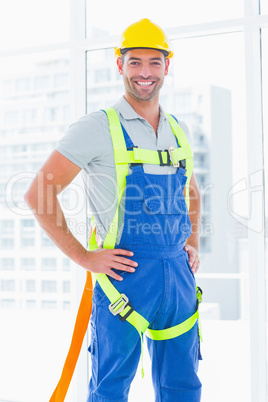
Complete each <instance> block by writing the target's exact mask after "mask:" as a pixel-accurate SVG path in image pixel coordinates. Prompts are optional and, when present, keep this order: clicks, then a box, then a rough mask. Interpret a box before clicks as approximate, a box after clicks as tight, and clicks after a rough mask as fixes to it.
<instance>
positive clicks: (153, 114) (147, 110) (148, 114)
mask: <svg viewBox="0 0 268 402" xmlns="http://www.w3.org/2000/svg"><path fill="white" fill-rule="evenodd" d="M125 99H126V100H127V101H128V103H129V104H130V105H131V106H132V108H133V109H134V110H135V112H136V113H137V114H138V115H139V116H141V117H143V118H144V119H145V120H147V121H148V123H150V124H151V126H152V127H153V129H154V131H155V133H156V135H157V128H158V124H159V118H160V109H159V98H158V96H155V97H154V98H153V99H151V100H149V101H142V100H141V101H140V100H137V99H134V98H132V97H131V96H130V95H129V94H128V93H125Z"/></svg>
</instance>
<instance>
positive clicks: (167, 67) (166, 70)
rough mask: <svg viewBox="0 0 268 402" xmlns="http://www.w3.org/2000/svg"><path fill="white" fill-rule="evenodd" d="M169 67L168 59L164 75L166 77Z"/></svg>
mask: <svg viewBox="0 0 268 402" xmlns="http://www.w3.org/2000/svg"><path fill="white" fill-rule="evenodd" d="M169 65H170V59H166V67H165V75H168V69H169Z"/></svg>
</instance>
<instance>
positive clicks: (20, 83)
mask: <svg viewBox="0 0 268 402" xmlns="http://www.w3.org/2000/svg"><path fill="white" fill-rule="evenodd" d="M15 89H16V92H25V91H29V89H30V79H29V78H28V77H27V78H19V79H17V80H16V83H15Z"/></svg>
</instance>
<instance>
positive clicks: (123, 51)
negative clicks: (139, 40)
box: [120, 47, 168, 64]
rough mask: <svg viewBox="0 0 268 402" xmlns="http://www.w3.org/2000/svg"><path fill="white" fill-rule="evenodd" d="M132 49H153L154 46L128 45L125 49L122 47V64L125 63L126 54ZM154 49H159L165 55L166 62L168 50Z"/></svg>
mask: <svg viewBox="0 0 268 402" xmlns="http://www.w3.org/2000/svg"><path fill="white" fill-rule="evenodd" d="M131 49H153V48H152V47H128V48H125V49H121V57H120V58H121V60H122V64H124V59H125V54H126V53H127V52H128V51H129V50H131ZM154 50H159V51H160V52H161V53H163V55H164V56H165V62H166V59H167V56H168V52H167V51H166V50H161V49H154Z"/></svg>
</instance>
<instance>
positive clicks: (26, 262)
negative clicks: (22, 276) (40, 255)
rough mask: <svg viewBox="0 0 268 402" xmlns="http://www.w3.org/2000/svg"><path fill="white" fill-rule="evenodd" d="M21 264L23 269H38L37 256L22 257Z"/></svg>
mask: <svg viewBox="0 0 268 402" xmlns="http://www.w3.org/2000/svg"><path fill="white" fill-rule="evenodd" d="M20 266H21V269H22V270H25V271H34V270H35V269H36V260H35V258H22V259H21V264H20Z"/></svg>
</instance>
